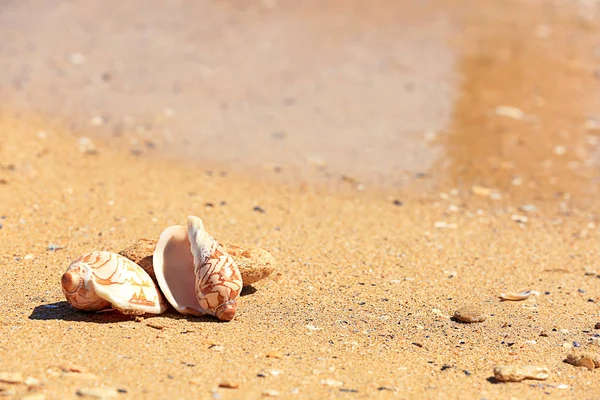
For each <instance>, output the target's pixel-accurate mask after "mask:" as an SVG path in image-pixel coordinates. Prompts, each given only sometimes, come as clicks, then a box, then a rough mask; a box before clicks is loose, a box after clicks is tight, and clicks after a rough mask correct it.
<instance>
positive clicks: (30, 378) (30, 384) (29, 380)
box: [23, 376, 42, 387]
mask: <svg viewBox="0 0 600 400" xmlns="http://www.w3.org/2000/svg"><path fill="white" fill-rule="evenodd" d="M23 383H25V384H26V385H27V386H28V387H37V386H41V385H42V382H40V380H39V379H35V378H34V377H33V376H28V377H27V379H25V381H24V382H23Z"/></svg>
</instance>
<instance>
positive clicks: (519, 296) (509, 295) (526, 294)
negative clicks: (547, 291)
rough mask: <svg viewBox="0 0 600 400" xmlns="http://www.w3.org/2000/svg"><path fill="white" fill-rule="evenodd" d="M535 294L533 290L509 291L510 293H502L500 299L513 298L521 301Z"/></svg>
mask: <svg viewBox="0 0 600 400" xmlns="http://www.w3.org/2000/svg"><path fill="white" fill-rule="evenodd" d="M532 294H533V291H531V290H528V291H526V292H520V293H515V292H508V293H500V299H502V300H512V301H520V300H525V299H527V298H529V296H531V295H532Z"/></svg>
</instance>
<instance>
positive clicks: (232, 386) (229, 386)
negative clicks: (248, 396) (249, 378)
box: [219, 381, 240, 389]
mask: <svg viewBox="0 0 600 400" xmlns="http://www.w3.org/2000/svg"><path fill="white" fill-rule="evenodd" d="M219 387H222V388H227V389H237V388H239V387H240V384H239V383H237V382H231V381H222V382H221V383H219Z"/></svg>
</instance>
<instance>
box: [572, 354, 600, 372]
mask: <svg viewBox="0 0 600 400" xmlns="http://www.w3.org/2000/svg"><path fill="white" fill-rule="evenodd" d="M567 362H568V363H569V364H573V365H575V366H577V367H585V368H587V369H589V370H590V371H591V370H593V369H594V368H600V354H596V353H592V352H590V351H582V350H574V351H572V352H571V353H569V354H568V355H567Z"/></svg>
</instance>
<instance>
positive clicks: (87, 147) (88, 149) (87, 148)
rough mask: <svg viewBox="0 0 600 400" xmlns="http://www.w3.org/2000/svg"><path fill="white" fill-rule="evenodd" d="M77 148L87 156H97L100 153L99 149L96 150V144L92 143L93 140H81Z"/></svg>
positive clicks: (82, 138) (83, 138)
mask: <svg viewBox="0 0 600 400" xmlns="http://www.w3.org/2000/svg"><path fill="white" fill-rule="evenodd" d="M77 148H78V149H79V151H80V152H81V153H85V154H97V153H98V149H97V148H96V145H95V144H94V142H92V139H90V138H86V137H81V138H79V140H78V141H77Z"/></svg>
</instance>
